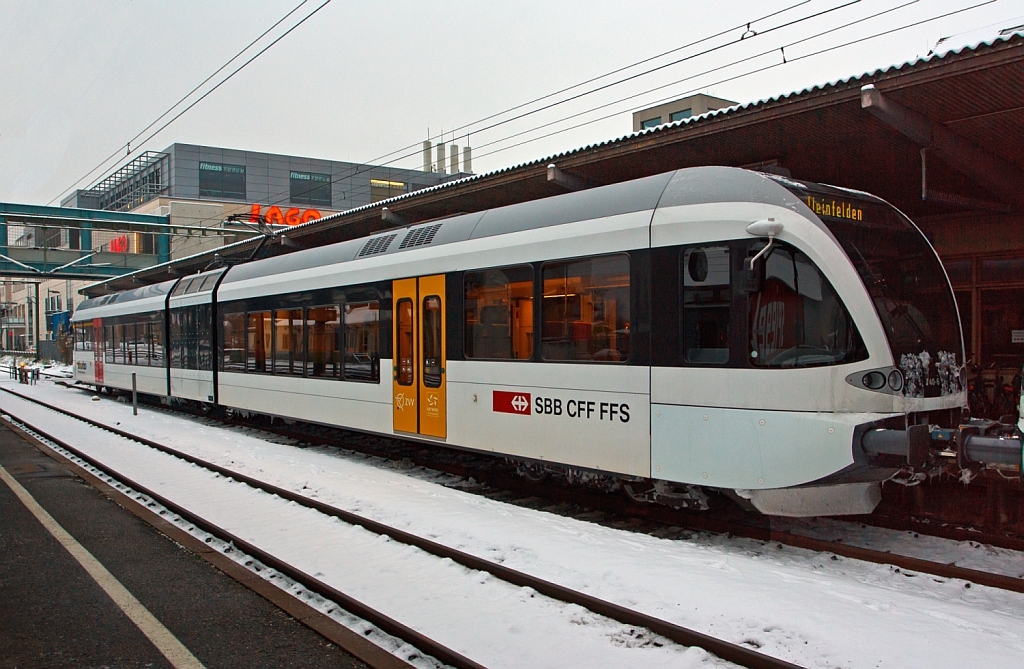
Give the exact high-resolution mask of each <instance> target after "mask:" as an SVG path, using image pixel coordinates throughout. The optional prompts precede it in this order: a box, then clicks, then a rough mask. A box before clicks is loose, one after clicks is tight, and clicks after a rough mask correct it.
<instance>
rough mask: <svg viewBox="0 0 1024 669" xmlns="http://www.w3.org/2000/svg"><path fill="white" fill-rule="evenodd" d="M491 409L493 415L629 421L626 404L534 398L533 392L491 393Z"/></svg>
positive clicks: (496, 391) (498, 391)
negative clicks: (494, 413) (506, 414)
mask: <svg viewBox="0 0 1024 669" xmlns="http://www.w3.org/2000/svg"><path fill="white" fill-rule="evenodd" d="M492 392H493V394H492V396H491V410H492V411H494V412H496V413H511V414H517V415H519V416H530V415H533V414H536V415H538V416H564V417H566V418H584V419H591V420H610V421H615V420H618V421H619V422H620V423H628V422H629V405H628V404H620V403H618V402H595V401H592V400H580V399H575V398H573V399H568V400H564V399H562V398H560V397H540V396H537V397H533V395H532V393H524V392H508V391H506V390H495V391H492Z"/></svg>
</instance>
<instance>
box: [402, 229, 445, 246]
mask: <svg viewBox="0 0 1024 669" xmlns="http://www.w3.org/2000/svg"><path fill="white" fill-rule="evenodd" d="M441 225H443V224H442V223H436V224H434V225H425V226H423V227H422V228H416V229H415V230H410V231H409V234H407V235H406V236H405V239H403V240H402V243H401V244H399V245H398V248H400V249H407V248H411V247H413V246H426V245H427V244H429V243H430V242H432V241H434V235H436V234H437V231H438V230H440V229H441Z"/></svg>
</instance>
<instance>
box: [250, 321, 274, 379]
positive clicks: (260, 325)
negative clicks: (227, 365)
mask: <svg viewBox="0 0 1024 669" xmlns="http://www.w3.org/2000/svg"><path fill="white" fill-rule="evenodd" d="M269 351H270V312H269V311H261V312H258V313H254V314H248V315H247V316H246V325H245V353H246V360H245V370H246V371H247V372H266V371H269V370H268V369H267V357H268V356H267V353H268V352H269Z"/></svg>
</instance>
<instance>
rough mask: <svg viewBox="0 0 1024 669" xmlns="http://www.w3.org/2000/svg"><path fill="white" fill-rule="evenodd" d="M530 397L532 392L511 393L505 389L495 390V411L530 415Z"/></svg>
mask: <svg viewBox="0 0 1024 669" xmlns="http://www.w3.org/2000/svg"><path fill="white" fill-rule="evenodd" d="M530 399H531V396H530V393H510V392H506V391H504V390H495V391H494V394H493V400H492V401H493V407H494V411H498V412H501V413H515V414H519V415H520V416H529V415H530V404H531V402H530Z"/></svg>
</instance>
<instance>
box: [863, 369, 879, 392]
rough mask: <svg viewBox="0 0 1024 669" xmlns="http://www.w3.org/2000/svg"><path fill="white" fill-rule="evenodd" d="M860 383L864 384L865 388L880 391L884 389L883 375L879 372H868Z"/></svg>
mask: <svg viewBox="0 0 1024 669" xmlns="http://www.w3.org/2000/svg"><path fill="white" fill-rule="evenodd" d="M860 382H861V383H863V384H864V387H865V388H870V389H871V390H881V389H882V388H884V387H885V374H882V373H881V372H868V373H867V374H865V375H864V378H863V379H861V380H860Z"/></svg>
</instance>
